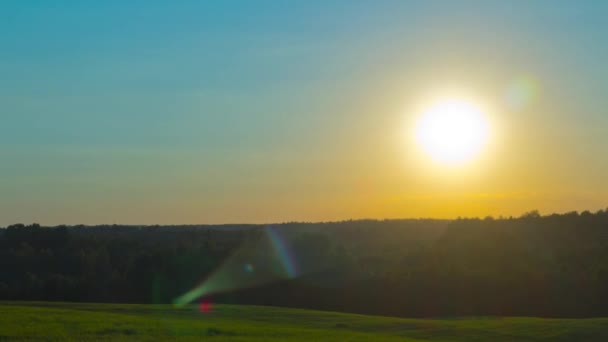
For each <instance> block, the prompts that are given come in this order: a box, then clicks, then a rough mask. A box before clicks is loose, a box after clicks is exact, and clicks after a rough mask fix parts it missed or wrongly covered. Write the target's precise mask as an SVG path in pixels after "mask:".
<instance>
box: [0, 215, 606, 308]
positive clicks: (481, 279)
mask: <svg viewBox="0 0 608 342" xmlns="http://www.w3.org/2000/svg"><path fill="white" fill-rule="evenodd" d="M196 289H198V291H196ZM0 300H36V301H38V300H44V301H72V302H112V303H174V304H176V303H177V304H180V303H190V302H204V303H231V304H256V305H269V306H281V307H298V308H310V309H320V310H332V311H342V312H354V313H364V314H375V315H391V316H403V317H449V316H479V315H497V316H498V315H500V316H543V317H593V316H607V315H608V210H600V211H598V212H596V213H591V212H588V211H585V212H582V213H578V212H570V213H566V214H552V215H546V216H542V215H540V214H539V213H538V212H537V211H532V212H529V213H526V214H524V215H522V216H520V217H516V218H515V217H509V218H502V217H501V218H492V217H487V218H483V219H480V218H458V219H455V220H432V219H408V220H350V221H342V222H323V223H297V222H292V223H282V224H275V225H189V226H121V225H103V226H82V225H80V226H57V227H43V226H40V225H38V224H31V225H23V224H15V225H11V226H8V227H5V228H1V229H0Z"/></svg>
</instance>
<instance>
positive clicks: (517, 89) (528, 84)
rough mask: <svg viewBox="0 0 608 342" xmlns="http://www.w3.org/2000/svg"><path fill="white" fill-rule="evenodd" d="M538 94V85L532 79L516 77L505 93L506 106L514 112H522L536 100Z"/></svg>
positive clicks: (529, 77)
mask: <svg viewBox="0 0 608 342" xmlns="http://www.w3.org/2000/svg"><path fill="white" fill-rule="evenodd" d="M538 92H539V84H538V82H537V81H536V80H535V79H534V78H533V77H531V76H520V77H517V78H516V79H514V80H513V81H512V82H511V83H510V84H509V85H508V86H507V89H506V91H505V102H506V105H507V106H508V108H509V109H511V110H514V111H520V110H523V109H525V108H526V107H528V106H530V105H531V104H532V103H533V102H534V101H535V100H536V98H537V96H538Z"/></svg>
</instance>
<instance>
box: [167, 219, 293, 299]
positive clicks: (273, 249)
mask: <svg viewBox="0 0 608 342" xmlns="http://www.w3.org/2000/svg"><path fill="white" fill-rule="evenodd" d="M263 233H264V234H263V235H262V236H261V238H260V239H259V240H256V241H252V242H250V243H247V244H244V245H243V246H241V247H240V248H238V249H237V250H235V252H234V253H233V254H232V255H231V256H230V257H229V258H227V259H226V260H224V262H223V263H222V265H221V266H219V267H218V268H217V269H216V270H215V271H213V273H211V274H210V275H209V276H208V277H207V278H206V279H205V280H203V281H202V282H201V283H199V284H198V285H197V286H196V287H194V288H193V289H192V290H190V291H188V292H186V293H184V294H183V295H181V296H179V297H177V298H175V299H174V300H173V304H174V305H175V306H176V307H182V306H185V305H187V304H190V303H192V302H194V301H195V300H197V299H198V298H200V297H203V296H205V297H208V296H211V295H214V294H217V293H221V292H228V291H234V290H239V289H246V288H251V287H255V286H260V285H264V284H268V283H271V282H274V281H277V280H280V279H293V278H295V277H297V276H298V267H297V263H296V259H295V257H294V256H293V253H291V249H290V246H289V244H288V241H287V239H285V238H284V237H283V236H282V235H281V234H280V232H279V231H278V230H277V229H274V228H273V227H270V226H268V227H265V228H264V230H263Z"/></svg>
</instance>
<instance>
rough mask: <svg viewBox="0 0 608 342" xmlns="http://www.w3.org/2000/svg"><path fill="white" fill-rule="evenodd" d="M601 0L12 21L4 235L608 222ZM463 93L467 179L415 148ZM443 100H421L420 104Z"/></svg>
mask: <svg viewBox="0 0 608 342" xmlns="http://www.w3.org/2000/svg"><path fill="white" fill-rule="evenodd" d="M607 17H608V3H607V2H605V1H600V0H598V1H592V0H589V1H549V0H547V1H534V2H530V1H523V0H522V1H356V2H355V1H300V2H295V1H262V0H260V1H214V2H212V1H208V2H203V1H179V2H175V1H65V0H64V1H62V0H58V1H52V2H51V1H48V2H43V1H29V2H25V1H10V0H9V1H2V3H0V225H8V224H13V223H17V222H22V223H32V222H37V223H41V224H48V225H55V224H81V223H82V224H106V223H107V224H111V223H123V224H188V223H244V222H247V223H270V222H286V221H328V220H343V219H358V218H377V219H384V218H417V217H437V218H453V217H458V216H462V217H470V216H486V215H493V216H500V215H504V216H510V215H514V216H518V215H519V214H521V213H523V212H526V211H529V210H532V209H538V210H539V211H541V213H552V212H566V211H573V210H579V211H582V210H591V211H595V210H598V209H603V208H606V207H608V177H606V174H608V158H606V157H605V155H606V152H605V151H606V150H607V149H608V134H606V132H608V111H607V109H606V108H608V97H607V96H606V94H608V67H607V66H606V63H607V61H608V40H607V38H606V37H608V21H606V20H605V18H607ZM453 91H458V92H465V93H466V94H467V95H470V96H472V97H474V98H475V99H476V100H477V101H478V102H479V103H480V104H483V106H484V108H486V112H487V113H486V114H487V116H488V118H489V119H490V121H491V123H492V135H491V140H490V142H489V143H488V145H487V146H485V148H484V150H483V152H482V153H481V154H480V155H479V156H477V158H475V159H474V160H472V161H470V162H469V163H467V164H466V165H464V166H459V167H451V166H445V165H437V164H436V163H434V162H433V161H432V160H430V159H429V158H428V156H425V155H424V153H422V152H421V151H420V148H419V147H417V146H416V144H415V143H414V142H413V141H412V136H413V134H412V125H413V124H412V123H413V122H415V119H416V117H418V116H419V115H420V108H421V107H423V106H424V103H426V102H428V101H429V99H431V98H434V97H437V96H440V95H442V94H447V93H449V92H453ZM425 101H426V102H425Z"/></svg>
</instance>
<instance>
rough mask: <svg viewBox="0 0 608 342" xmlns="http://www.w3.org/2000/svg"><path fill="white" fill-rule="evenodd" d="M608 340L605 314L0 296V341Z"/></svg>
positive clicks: (607, 319)
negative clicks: (417, 313) (446, 313)
mask: <svg viewBox="0 0 608 342" xmlns="http://www.w3.org/2000/svg"><path fill="white" fill-rule="evenodd" d="M201 339H210V340H213V341H267V340H281V341H283V340H288V341H319V340H323V341H332V340H335V341H378V340H382V341H392V340H399V341H608V318H594V319H543V318H525V317H513V318H510V317H509V318H460V319H437V320H435V319H428V320H427V319H403V318H391V317H377V316H364V315H354V314H343V313H335V312H320V311H312V310H300V309H284V308H272V307H260V306H235V305H218V306H215V307H213V309H212V310H211V312H209V313H201V312H200V311H199V310H198V308H197V307H196V306H191V307H188V308H185V309H175V308H173V307H172V306H169V305H124V304H77V303H50V302H0V341H5V340H15V341H64V340H68V341H83V340H89V341H121V340H140V341H157V340H179V341H189V340H192V341H199V340H201Z"/></svg>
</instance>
